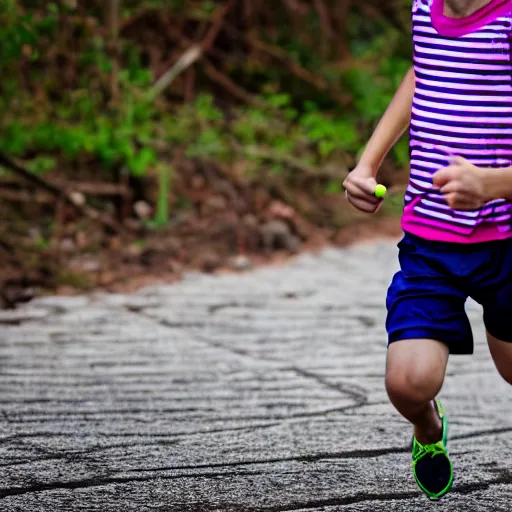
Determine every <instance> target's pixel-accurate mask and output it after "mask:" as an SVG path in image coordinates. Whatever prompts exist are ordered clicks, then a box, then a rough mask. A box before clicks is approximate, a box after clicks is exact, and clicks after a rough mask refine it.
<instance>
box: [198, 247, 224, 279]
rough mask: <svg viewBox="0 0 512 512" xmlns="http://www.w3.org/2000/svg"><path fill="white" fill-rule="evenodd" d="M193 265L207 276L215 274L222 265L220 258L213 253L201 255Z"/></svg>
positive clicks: (208, 252)
mask: <svg viewBox="0 0 512 512" xmlns="http://www.w3.org/2000/svg"><path fill="white" fill-rule="evenodd" d="M195 263H196V265H197V266H198V267H199V268H200V269H201V270H202V271H203V272H206V273H208V274H211V273H212V272H215V271H216V270H217V269H218V268H220V267H221V265H222V261H221V259H220V257H219V256H218V255H217V254H215V253H214V252H213V251H207V252H205V253H203V254H201V255H200V256H199V257H198V258H197V259H196V260H195Z"/></svg>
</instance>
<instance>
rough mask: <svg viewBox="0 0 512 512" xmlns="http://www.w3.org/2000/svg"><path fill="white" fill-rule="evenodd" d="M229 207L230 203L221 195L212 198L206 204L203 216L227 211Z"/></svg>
mask: <svg viewBox="0 0 512 512" xmlns="http://www.w3.org/2000/svg"><path fill="white" fill-rule="evenodd" d="M227 205H228V202H227V200H226V198H225V197H224V196H220V195H215V196H210V197H208V199H206V201H205V202H204V205H203V208H202V209H203V214H208V213H211V212H216V211H222V210H225V209H226V207H227Z"/></svg>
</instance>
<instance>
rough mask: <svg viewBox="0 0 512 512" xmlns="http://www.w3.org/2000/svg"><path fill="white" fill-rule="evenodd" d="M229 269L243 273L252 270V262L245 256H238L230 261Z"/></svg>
mask: <svg viewBox="0 0 512 512" xmlns="http://www.w3.org/2000/svg"><path fill="white" fill-rule="evenodd" d="M230 267H231V268H232V269H233V270H236V271H237V272H245V271H247V270H250V269H251V268H252V261H251V260H250V259H249V258H248V257H247V256H245V255H243V254H239V255H238V256H236V257H235V258H233V259H232V260H231V261H230Z"/></svg>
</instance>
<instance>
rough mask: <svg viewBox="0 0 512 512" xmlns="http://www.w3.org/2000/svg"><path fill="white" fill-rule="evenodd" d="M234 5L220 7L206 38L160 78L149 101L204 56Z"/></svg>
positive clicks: (232, 2)
mask: <svg viewBox="0 0 512 512" xmlns="http://www.w3.org/2000/svg"><path fill="white" fill-rule="evenodd" d="M234 5H235V2H234V1H231V2H229V3H228V4H227V5H225V6H224V7H222V8H220V9H219V12H218V13H217V15H216V17H215V20H214V22H213V24H212V27H211V28H210V30H209V31H208V33H207V34H206V37H205V38H204V40H203V41H202V42H201V43H199V44H194V45H193V46H191V47H190V48H188V50H186V51H185V53H183V55H182V56H181V57H180V58H179V59H178V60H177V62H176V63H175V64H174V65H173V66H172V67H171V68H170V69H169V70H168V71H166V72H165V73H164V74H163V75H162V76H161V77H160V78H159V80H158V81H157V82H156V83H155V85H154V86H153V87H152V88H151V89H150V90H149V91H148V93H147V96H146V97H147V99H148V101H152V100H154V99H155V98H156V97H158V96H159V95H160V94H162V92H163V91H165V89H167V88H168V87H169V86H170V85H171V84H172V83H173V82H174V80H176V78H177V77H178V76H179V75H181V73H183V72H184V71H186V70H187V69H188V68H190V67H191V66H193V65H194V64H195V63H196V62H197V61H198V60H200V59H201V58H202V57H203V55H204V54H205V53H206V52H208V51H209V50H210V49H211V47H212V45H213V43H214V42H215V39H216V38H217V36H218V34H219V31H220V29H221V28H222V22H223V20H224V18H225V16H226V15H227V13H228V12H229V11H230V10H231V9H232V8H233V7H234Z"/></svg>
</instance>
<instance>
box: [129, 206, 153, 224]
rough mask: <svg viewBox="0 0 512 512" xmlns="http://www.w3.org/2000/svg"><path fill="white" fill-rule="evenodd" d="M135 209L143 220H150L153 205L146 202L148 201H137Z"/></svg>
mask: <svg viewBox="0 0 512 512" xmlns="http://www.w3.org/2000/svg"><path fill="white" fill-rule="evenodd" d="M133 209H134V211H135V213H136V215H137V217H139V219H141V220H149V218H150V217H151V214H152V212H153V208H151V206H150V205H149V204H148V203H146V201H137V202H136V203H135V204H134V205H133Z"/></svg>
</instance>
